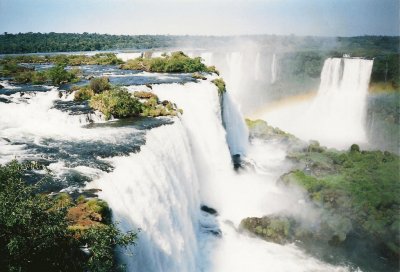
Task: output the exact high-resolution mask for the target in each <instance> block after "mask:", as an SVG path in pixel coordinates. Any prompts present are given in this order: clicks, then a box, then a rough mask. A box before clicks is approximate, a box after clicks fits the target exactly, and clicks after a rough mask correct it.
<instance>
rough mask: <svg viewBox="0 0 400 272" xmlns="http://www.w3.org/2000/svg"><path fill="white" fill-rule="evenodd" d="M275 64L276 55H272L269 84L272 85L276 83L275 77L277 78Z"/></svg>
mask: <svg viewBox="0 0 400 272" xmlns="http://www.w3.org/2000/svg"><path fill="white" fill-rule="evenodd" d="M276 67H277V64H276V55H275V54H273V55H272V62H271V84H274V83H275V81H276V76H277V71H276V69H277V68H276Z"/></svg>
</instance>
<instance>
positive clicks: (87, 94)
mask: <svg viewBox="0 0 400 272" xmlns="http://www.w3.org/2000/svg"><path fill="white" fill-rule="evenodd" d="M94 95H95V93H94V91H93V90H92V89H90V88H89V87H88V86H83V87H81V88H80V89H78V90H77V91H76V92H75V94H74V101H86V100H90V98H92V96H94Z"/></svg>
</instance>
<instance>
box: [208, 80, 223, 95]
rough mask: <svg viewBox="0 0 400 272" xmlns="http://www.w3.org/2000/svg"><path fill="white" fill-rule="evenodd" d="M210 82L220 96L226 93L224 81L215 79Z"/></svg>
mask: <svg viewBox="0 0 400 272" xmlns="http://www.w3.org/2000/svg"><path fill="white" fill-rule="evenodd" d="M211 82H212V83H214V84H215V86H217V88H218V94H219V95H222V94H224V93H225V92H226V85H225V81H224V80H223V79H222V78H216V79H214V80H212V81H211Z"/></svg>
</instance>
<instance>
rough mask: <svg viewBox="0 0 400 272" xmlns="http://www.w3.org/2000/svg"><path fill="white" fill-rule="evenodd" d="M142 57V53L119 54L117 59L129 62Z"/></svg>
mask: <svg viewBox="0 0 400 272" xmlns="http://www.w3.org/2000/svg"><path fill="white" fill-rule="evenodd" d="M141 56H142V53H141V52H134V53H118V54H117V58H119V59H122V60H123V61H127V60H130V59H136V58H139V57H141Z"/></svg>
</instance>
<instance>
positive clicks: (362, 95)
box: [307, 58, 373, 144]
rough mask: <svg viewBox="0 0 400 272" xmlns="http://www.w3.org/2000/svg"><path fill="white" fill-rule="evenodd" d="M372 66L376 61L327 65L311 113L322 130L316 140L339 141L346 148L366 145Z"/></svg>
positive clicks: (332, 61)
mask: <svg viewBox="0 0 400 272" xmlns="http://www.w3.org/2000/svg"><path fill="white" fill-rule="evenodd" d="M372 65H373V61H372V60H364V59H348V58H344V59H339V58H329V59H327V60H326V61H325V63H324V67H323V69H322V73H321V84H320V87H319V90H318V94H317V97H316V98H315V100H314V102H313V103H312V105H311V107H310V109H309V112H308V113H307V115H308V116H309V117H310V118H311V120H313V122H314V123H315V125H317V126H318V128H317V135H316V136H318V135H320V136H321V138H322V139H326V138H331V137H338V138H340V139H342V140H343V142H344V143H346V144H351V143H352V142H365V141H366V135H365V116H366V102H367V94H368V84H369V80H370V76H371V71H372ZM333 135H335V136H333ZM336 135H338V136H336Z"/></svg>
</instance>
